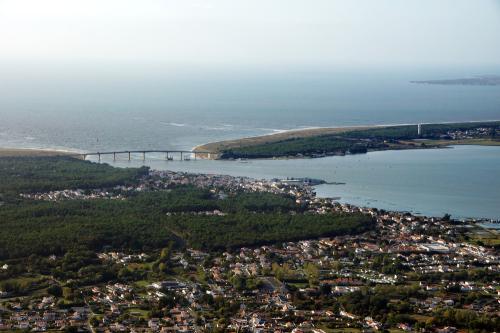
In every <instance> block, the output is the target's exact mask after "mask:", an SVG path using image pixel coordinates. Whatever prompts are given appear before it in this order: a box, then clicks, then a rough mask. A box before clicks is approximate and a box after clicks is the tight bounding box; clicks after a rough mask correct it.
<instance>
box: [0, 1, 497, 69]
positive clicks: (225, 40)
mask: <svg viewBox="0 0 500 333" xmlns="http://www.w3.org/2000/svg"><path fill="white" fill-rule="evenodd" d="M13 62H15V63H31V64H40V65H44V64H50V63H66V64H71V63H90V64H94V63H95V64H107V63H115V64H128V65H141V64H154V65H162V66H191V65H197V66H214V67H218V66H276V65H279V66H310V65H314V66H336V65H352V66H358V65H368V66H378V65H397V66H406V65H412V66H419V65H462V64H463V65H492V64H494V65H499V64H500V1H499V0H342V1H341V0H176V1H173V0H43V1H42V0H0V64H9V63H13Z"/></svg>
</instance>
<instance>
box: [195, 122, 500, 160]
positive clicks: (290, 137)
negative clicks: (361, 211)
mask: <svg viewBox="0 0 500 333" xmlns="http://www.w3.org/2000/svg"><path fill="white" fill-rule="evenodd" d="M463 144H468V145H500V121H484V122H464V123H442V124H410V125H381V126H358V127H340V128H312V129H304V130H293V131H286V132H282V133H278V134H270V135H264V136H257V137H250V138H242V139H236V140H227V141H219V142H212V143H208V144H204V145H200V146H198V147H195V149H194V151H200V152H201V151H212V152H216V153H217V154H212V155H211V158H217V159H237V158H247V159H253V158H303V157H325V156H331V155H345V154H360V153H366V152H368V151H376V150H396V149H426V148H439V147H446V146H450V145H463ZM205 157H206V158H208V156H205Z"/></svg>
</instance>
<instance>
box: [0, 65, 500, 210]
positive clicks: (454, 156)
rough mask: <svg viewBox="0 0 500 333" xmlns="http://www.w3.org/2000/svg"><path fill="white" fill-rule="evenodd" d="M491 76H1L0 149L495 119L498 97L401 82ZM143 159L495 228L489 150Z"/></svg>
mask: <svg viewBox="0 0 500 333" xmlns="http://www.w3.org/2000/svg"><path fill="white" fill-rule="evenodd" d="M495 73H500V68H482V69H477V68H476V69H463V68H458V69H457V68H454V69H446V70H442V69H441V70H439V71H436V70H430V69H424V70H412V71H410V70H398V71H394V70H392V71H386V70H381V69H377V70H370V69H365V70H343V69H333V70H332V69H330V70H299V69H297V70H287V71H281V72H280V71H278V70H275V71H273V70H268V71H259V70H255V71H244V70H234V71H232V72H223V73H218V72H211V71H194V70H192V71H186V72H162V71H157V70H155V71H132V70H131V71H129V72H118V71H106V70H102V71H91V70H90V71H87V70H76V69H71V68H70V69H66V70H60V69H59V70H53V71H52V70H49V69H47V70H44V71H33V70H23V69H18V68H14V69H12V68H0V74H1V75H0V147H27V148H48V149H62V150H70V151H81V152H83V151H107V150H129V149H130V150H135V149H191V148H192V147H194V146H196V145H199V144H202V143H206V142H211V141H218V140H224V139H232V138H239V137H246V136H254V135H262V134H268V133H273V132H279V131H282V130H288V129H299V128H306V127H317V126H318V127H327V126H352V125H373V124H403V123H419V122H423V123H425V122H446V121H471V120H498V119H500V87H499V86H493V87H487V86H439V85H424V84H412V83H410V82H409V81H412V80H429V79H447V78H462V77H468V76H471V75H474V74H477V75H480V74H495ZM151 158H152V159H151V160H150V161H146V163H148V164H150V165H152V166H153V167H160V165H161V168H167V169H168V168H172V169H179V170H192V171H199V172H211V173H232V174H243V175H248V176H253V177H264V178H268V177H274V176H278V177H287V176H307V177H313V178H324V179H325V180H334V181H341V182H345V183H346V185H324V186H320V187H318V188H317V191H318V193H319V194H320V195H326V196H336V197H337V196H339V197H341V200H342V201H345V202H350V203H354V204H359V205H370V206H375V207H380V208H386V209H395V210H398V209H401V210H410V211H413V212H417V213H422V214H427V215H440V214H443V213H451V214H452V215H455V216H460V217H488V218H500V208H498V207H500V191H499V190H498V189H499V188H500V186H499V185H500V168H499V167H498V166H499V165H500V148H498V147H457V148H454V149H447V150H439V151H404V152H377V153H370V154H367V155H362V156H361V155H359V156H346V157H334V158H324V159H313V160H303V161H296V160H290V161H251V162H250V163H238V162H220V161H196V162H195V161H191V162H186V163H184V162H174V163H170V164H166V162H164V161H160V160H161V158H162V157H161V156H157V158H158V160H155V159H154V158H155V156H151ZM108 162H112V161H108ZM124 163H125V164H124ZM127 163H128V162H123V161H120V162H118V163H117V164H118V165H128V164H127ZM141 163H142V162H141V161H139V160H138V161H135V162H132V163H131V164H133V165H137V164H141ZM273 163H274V164H273ZM276 170H279V171H280V172H276Z"/></svg>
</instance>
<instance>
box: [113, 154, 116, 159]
mask: <svg viewBox="0 0 500 333" xmlns="http://www.w3.org/2000/svg"><path fill="white" fill-rule="evenodd" d="M113 161H116V153H113Z"/></svg>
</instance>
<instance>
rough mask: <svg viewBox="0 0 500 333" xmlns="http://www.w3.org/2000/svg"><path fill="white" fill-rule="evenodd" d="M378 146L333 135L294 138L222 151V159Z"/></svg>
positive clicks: (303, 153)
mask: <svg viewBox="0 0 500 333" xmlns="http://www.w3.org/2000/svg"><path fill="white" fill-rule="evenodd" d="M379 146H380V145H374V144H372V143H366V142H359V141H358V140H352V139H349V138H340V137H338V136H334V135H323V136H316V137H309V138H294V139H289V140H284V141H279V142H273V143H267V144H263V145H256V146H248V147H241V148H234V149H230V150H227V151H224V152H223V154H222V156H221V157H222V158H270V157H277V156H295V155H298V154H302V155H307V156H310V155H315V154H326V153H344V154H345V153H347V152H350V153H352V154H356V153H366V152H367V149H369V148H376V147H379Z"/></svg>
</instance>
